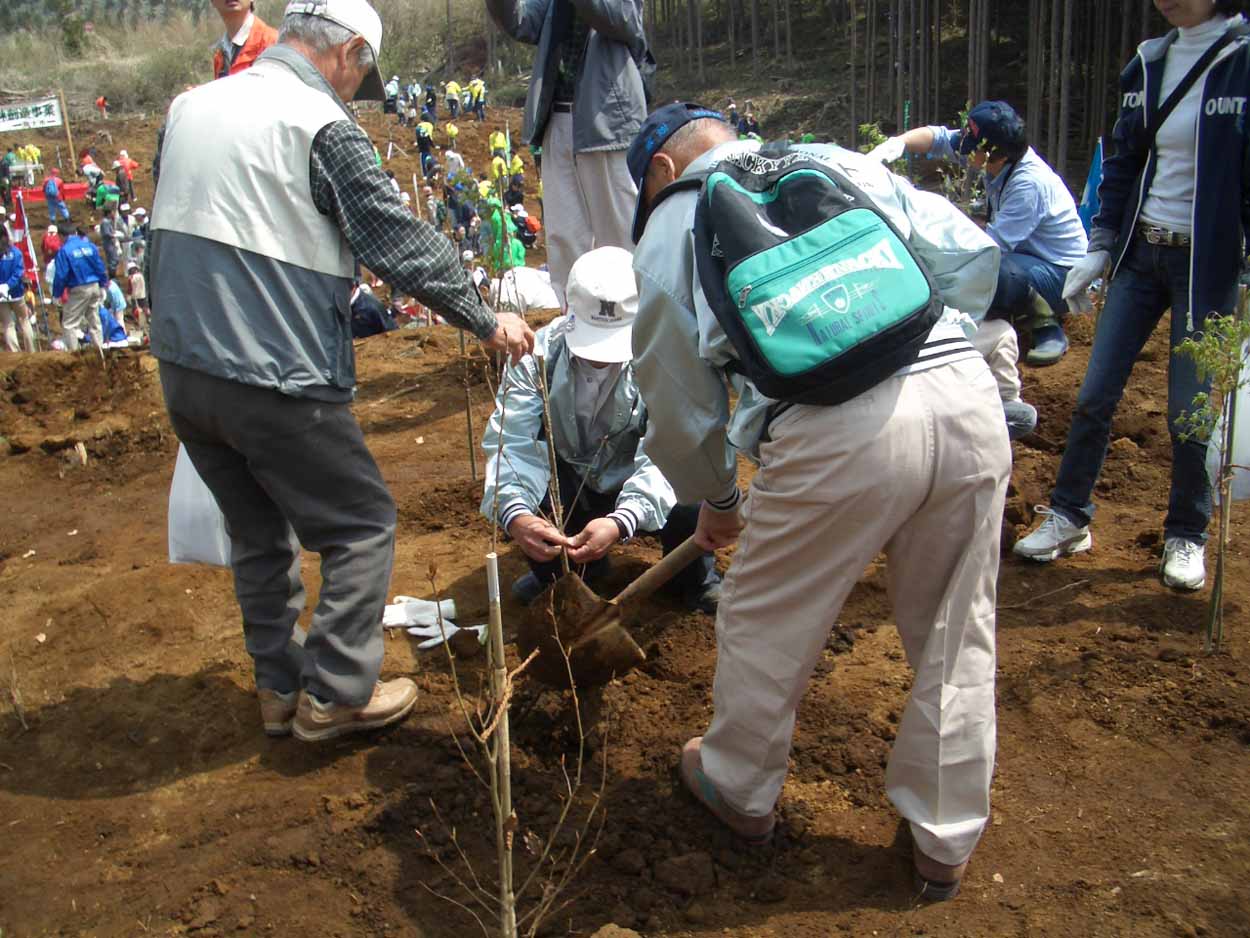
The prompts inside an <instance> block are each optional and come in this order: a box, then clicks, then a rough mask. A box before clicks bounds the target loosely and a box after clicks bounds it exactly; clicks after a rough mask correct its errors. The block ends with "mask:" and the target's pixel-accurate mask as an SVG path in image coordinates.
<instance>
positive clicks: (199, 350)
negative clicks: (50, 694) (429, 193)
mask: <svg viewBox="0 0 1250 938" xmlns="http://www.w3.org/2000/svg"><path fill="white" fill-rule="evenodd" d="M381 40H382V23H381V20H380V19H379V17H378V14H377V13H376V12H375V11H374V9H373V8H372V7H371V6H370V5H369V4H368V3H367V2H365V0H297V2H293V3H290V4H288V6H287V8H286V15H285V17H284V18H283V20H282V24H281V30H280V34H279V41H278V43H277V44H276V45H274V46H273V47H271V48H270V49H268V50H266V52H265V53H264V54H263V55H262V56H261V57H260V58H259V59H258V60H257V62H256V64H255V66H253V67H252V68H251V69H249V70H248V71H246V72H243V73H241V74H239V75H234V76H230V77H228V78H223V79H220V80H218V81H215V82H211V83H209V84H206V85H201V86H200V87H198V88H195V89H193V90H191V91H188V92H186V93H185V94H182V95H180V96H179V97H178V98H177V99H176V100H175V101H174V103H173V105H172V106H171V107H170V110H169V114H168V117H167V119H166V123H165V126H164V128H163V129H162V131H161V133H160V135H159V138H158V150H157V159H156V160H155V161H154V166H153V175H154V176H155V177H156V179H157V188H156V201H155V203H154V204H153V209H152V224H151V229H152V238H151V247H150V254H149V285H150V287H151V298H152V323H151V329H152V336H151V348H152V354H153V355H155V356H156V357H157V358H158V359H159V360H160V370H161V383H162V386H163V388H164V392H165V403H166V407H167V409H168V411H169V416H170V421H171V423H172V425H173V428H174V431H175V432H176V433H177V435H178V437H179V439H180V440H181V441H182V443H183V445H184V446H185V447H186V450H187V453H188V455H189V456H190V458H191V461H192V463H193V464H194V465H195V468H196V470H197V471H198V472H199V474H200V476H201V477H202V478H203V479H204V481H205V483H206V484H207V485H208V487H209V489H210V490H211V491H212V492H213V495H214V496H215V497H216V499H217V502H218V504H219V505H220V506H221V510H222V513H223V514H224V515H225V519H226V525H227V528H228V530H229V531H230V536H231V549H232V554H231V566H232V568H233V571H234V581H235V592H236V595H237V596H238V599H239V605H240V607H241V609H242V613H243V632H244V638H245V641H246V644H247V649H248V652H249V653H250V654H251V656H252V658H253V661H254V665H255V679H256V686H257V691H258V696H259V698H260V712H261V718H262V721H263V723H264V727H265V731H266V732H267V733H269V734H271V735H283V734H286V733H290V732H293V733H294V734H295V736H296V737H297V738H299V739H302V740H305V741H314V740H323V739H329V738H331V737H335V736H340V735H342V734H344V733H350V732H355V731H358V730H365V729H370V728H374V727H379V726H385V725H387V724H389V723H393V722H395V721H396V720H399V719H402V718H403V717H404V716H405V715H406V714H407V713H408V712H409V710H411V708H412V706H413V704H414V702H415V699H416V687H415V685H414V684H413V683H412V682H411V681H409V680H407V679H406V678H400V679H396V680H391V681H385V682H382V681H379V680H378V677H379V674H380V671H381V667H382V650H383V643H382V627H381V622H382V609H383V607H384V606H385V604H386V597H387V592H388V588H389V586H390V577H391V566H392V561H393V555H394V543H395V517H396V513H395V504H394V502H393V501H392V499H391V496H390V493H389V492H388V491H387V488H386V484H385V482H383V480H382V476H381V474H380V473H379V471H378V467H377V465H376V463H375V462H374V460H373V458H372V456H371V455H370V453H369V450H368V447H367V446H366V445H365V440H364V436H363V434H362V433H361V430H360V427H359V425H358V424H357V422H356V420H355V418H354V417H353V416H352V413H351V409H350V404H351V400H352V397H353V394H354V390H355V384H356V373H355V361H354V357H353V353H352V334H351V320H350V306H349V299H350V296H351V290H352V282H353V276H354V274H355V272H356V269H357V265H358V264H364V265H365V266H367V267H368V268H369V269H370V270H372V271H374V272H375V273H376V274H377V275H378V276H380V277H382V278H384V279H386V280H387V281H389V282H390V283H391V284H392V285H393V287H394V288H395V290H396V291H397V292H402V293H406V294H411V295H413V296H415V297H417V298H418V299H419V300H420V301H421V302H422V303H423V304H426V305H428V306H430V307H432V308H433V309H435V310H437V311H438V312H439V313H441V314H442V315H443V316H444V318H446V319H447V321H448V322H451V323H453V324H455V325H456V326H458V327H459V328H461V329H466V330H469V331H472V332H473V334H474V335H476V336H477V337H478V338H479V339H480V340H481V341H482V343H483V345H484V346H485V347H486V348H488V349H490V350H494V351H500V352H507V353H508V354H510V355H511V356H512V357H513V358H514V359H520V357H521V356H522V355H524V354H526V353H527V352H529V351H530V350H531V349H532V348H533V341H534V336H533V333H532V332H531V331H530V330H529V328H528V327H527V326H526V325H525V324H524V323H523V322H522V321H521V320H520V319H519V318H518V317H516V316H511V315H507V314H501V315H499V316H496V315H495V314H494V313H493V312H492V311H491V310H490V308H489V307H487V306H486V305H485V304H484V303H483V302H482V299H481V297H480V296H479V295H478V293H477V291H476V290H474V289H473V286H472V284H470V283H469V281H468V280H467V278H466V277H465V275H464V272H463V271H462V270H461V269H460V264H459V263H458V259H457V257H456V255H455V253H454V252H453V251H452V249H451V246H450V244H449V243H448V242H447V241H446V239H445V238H442V237H440V236H439V235H438V233H437V232H435V231H434V230H433V229H432V228H430V227H429V226H428V225H426V224H425V223H424V222H420V221H418V220H417V219H416V218H415V217H414V216H413V214H412V213H411V212H409V211H408V210H407V209H406V208H404V205H403V203H402V202H401V201H400V198H399V195H398V194H396V192H395V190H394V189H393V188H392V187H391V185H390V182H389V181H388V180H387V178H386V175H385V174H384V173H383V172H382V170H381V169H380V168H379V167H378V165H377V163H376V162H375V160H374V151H373V145H372V144H371V143H370V141H369V138H368V137H367V136H366V135H365V133H364V131H363V130H361V129H360V127H359V126H357V124H356V123H355V121H354V120H352V119H351V116H350V114H349V112H348V110H347V105H346V104H345V103H344V102H349V101H353V100H380V99H381V98H382V93H383V92H382V80H381V76H380V75H379V74H378V67H377V62H378V54H379V51H380V45H381ZM224 126H229V127H230V128H231V131H232V132H231V133H228V134H223V133H222V132H221V128H222V127H224ZM301 544H302V545H303V546H304V547H305V548H307V549H308V550H311V551H315V552H317V553H319V554H320V555H321V574H322V581H323V582H322V587H321V596H320V601H319V603H318V605H317V609H316V611H315V613H314V615H313V619H312V625H311V628H310V629H309V632H308V635H307V638H306V640H305V641H304V642H303V643H302V644H300V643H298V642H297V641H295V640H294V639H295V636H296V633H295V622H296V620H297V618H298V617H299V614H300V610H301V608H302V607H303V605H304V589H303V586H302V585H301V583H300V575H299V570H300V557H299V547H300V545H301Z"/></svg>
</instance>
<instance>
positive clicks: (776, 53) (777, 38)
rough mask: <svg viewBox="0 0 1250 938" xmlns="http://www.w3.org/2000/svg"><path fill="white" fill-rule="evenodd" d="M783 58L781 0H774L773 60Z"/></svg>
mask: <svg viewBox="0 0 1250 938" xmlns="http://www.w3.org/2000/svg"><path fill="white" fill-rule="evenodd" d="M780 58H781V0H773V61H774V62H776V61H777V60H778V59H780Z"/></svg>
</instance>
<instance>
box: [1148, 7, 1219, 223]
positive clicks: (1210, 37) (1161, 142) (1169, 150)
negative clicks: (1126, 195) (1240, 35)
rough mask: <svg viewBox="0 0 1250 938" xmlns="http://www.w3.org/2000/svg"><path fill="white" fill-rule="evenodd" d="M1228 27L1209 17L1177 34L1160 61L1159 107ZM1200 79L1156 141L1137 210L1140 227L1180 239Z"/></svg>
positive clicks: (1187, 210)
mask: <svg viewBox="0 0 1250 938" xmlns="http://www.w3.org/2000/svg"><path fill="white" fill-rule="evenodd" d="M1228 23H1229V21H1228V18H1227V17H1225V16H1213V17H1211V19H1209V20H1207V21H1206V22H1205V23H1203V24H1202V25H1200V26H1194V27H1192V28H1190V29H1182V30H1180V36H1178V37H1177V39H1176V41H1175V42H1173V43H1172V45H1171V47H1170V48H1169V49H1168V53H1167V58H1166V59H1165V61H1164V65H1163V84H1162V87H1160V89H1159V95H1160V97H1159V102H1158V103H1159V105H1160V106H1162V104H1163V102H1164V101H1166V100H1167V99H1168V95H1170V94H1171V93H1172V92H1173V91H1175V90H1176V87H1177V86H1178V85H1179V84H1180V83H1181V79H1183V78H1184V77H1185V76H1186V75H1188V74H1189V70H1190V69H1191V68H1193V67H1194V65H1195V64H1197V62H1198V59H1200V58H1202V53H1204V52H1206V51H1207V49H1208V48H1210V46H1211V44H1212V43H1213V42H1215V41H1216V40H1217V39H1219V38H1220V36H1222V35H1224V31H1225V30H1227V29H1228ZM1205 78H1206V76H1205V75H1203V76H1202V77H1200V78H1199V79H1198V80H1197V81H1196V82H1194V84H1193V86H1192V87H1191V88H1190V89H1189V91H1188V92H1187V93H1186V95H1185V97H1184V98H1183V99H1181V102H1180V104H1178V105H1177V106H1176V110H1174V111H1173V112H1172V113H1171V114H1170V115H1168V119H1167V120H1166V121H1164V122H1163V125H1162V126H1161V127H1160V128H1159V132H1158V134H1157V135H1156V136H1155V148H1156V149H1157V150H1158V151H1159V159H1158V162H1157V165H1156V166H1155V175H1154V179H1153V180H1152V181H1151V183H1150V191H1149V192H1148V193H1147V194H1146V201H1145V203H1144V204H1143V205H1142V210H1141V218H1142V221H1145V222H1149V223H1150V224H1152V225H1160V226H1161V227H1163V228H1167V229H1168V230H1169V231H1175V232H1179V233H1180V234H1192V232H1193V211H1194V165H1195V162H1196V160H1197V157H1198V150H1197V147H1198V115H1199V111H1200V110H1201V108H1202V86H1203V83H1204V80H1205Z"/></svg>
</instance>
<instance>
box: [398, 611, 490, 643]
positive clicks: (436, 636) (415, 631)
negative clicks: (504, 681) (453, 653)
mask: <svg viewBox="0 0 1250 938" xmlns="http://www.w3.org/2000/svg"><path fill="white" fill-rule="evenodd" d="M458 632H472V633H473V634H474V635H475V636H477V642H478V644H479V645H485V644H486V626H484V625H470V626H467V627H465V628H461V627H460V626H458V625H456V624H455V623H453V622H449V621H447V620H446V619H444V620H443V627H442V628H441V629H440V628H439V627H438V623H437V622H435V623H434V624H433V625H418V626H414V627H413V628H410V629H409V630H408V634H409V635H412V636H413V637H415V638H424V639H425V641H423V642H422V643H421V644H419V645H418V646H417V651H429V650H430V649H431V648H437V647H438V646H439V645H441V644H443V642H444V641H447V642H450V641H451V637H452V636H453V635H455V634H457V633H458ZM461 647H462V646H461ZM462 650H463V648H462Z"/></svg>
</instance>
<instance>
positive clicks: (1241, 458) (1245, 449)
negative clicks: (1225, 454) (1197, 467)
mask: <svg viewBox="0 0 1250 938" xmlns="http://www.w3.org/2000/svg"><path fill="white" fill-rule="evenodd" d="M1241 369H1242V378H1243V379H1244V378H1245V377H1246V376H1247V374H1250V348H1248V349H1245V350H1243V351H1242V356H1241ZM1222 439H1224V415H1222V414H1221V415H1220V419H1219V422H1218V423H1217V424H1216V428H1215V432H1214V433H1212V434H1211V442H1210V443H1209V444H1208V445H1207V475H1208V476H1210V477H1211V484H1212V486H1214V488H1215V491H1214V493H1213V494H1214V495H1215V501H1216V503H1218V502H1219V500H1220V491H1219V486H1218V485H1217V484H1216V483H1217V482H1218V480H1219V477H1220V441H1221V440H1222ZM1232 462H1233V465H1234V466H1250V385H1243V386H1242V387H1241V388H1240V389H1239V390H1238V391H1237V422H1236V423H1235V424H1234V425H1233V460H1232ZM1231 493H1232V498H1233V501H1235V502H1244V501H1247V500H1250V472H1248V471H1246V470H1245V469H1234V470H1233V484H1232V489H1231Z"/></svg>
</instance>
